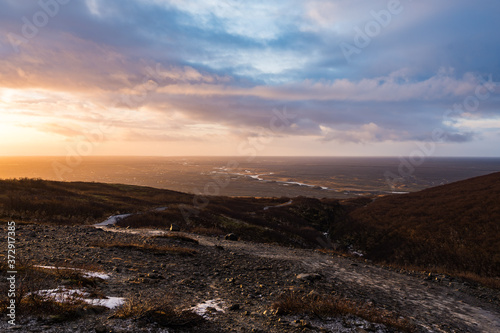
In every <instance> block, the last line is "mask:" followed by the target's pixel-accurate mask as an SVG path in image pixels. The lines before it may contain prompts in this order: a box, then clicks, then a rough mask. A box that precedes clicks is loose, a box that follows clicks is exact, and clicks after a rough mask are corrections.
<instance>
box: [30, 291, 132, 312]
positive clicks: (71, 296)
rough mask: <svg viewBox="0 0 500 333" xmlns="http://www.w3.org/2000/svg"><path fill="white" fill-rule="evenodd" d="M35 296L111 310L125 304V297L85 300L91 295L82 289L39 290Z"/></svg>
mask: <svg viewBox="0 0 500 333" xmlns="http://www.w3.org/2000/svg"><path fill="white" fill-rule="evenodd" d="M33 294H36V295H39V296H43V297H50V298H52V299H54V300H55V301H56V302H61V303H64V302H71V301H75V300H82V301H84V302H85V303H88V304H91V305H100V306H105V307H107V308H109V309H114V308H116V307H118V306H120V305H122V304H123V303H125V298H123V297H112V296H109V297H107V298H105V299H99V298H85V297H88V296H89V293H87V292H85V291H83V290H81V289H67V288H64V287H62V288H56V289H45V290H38V291H35V292H33Z"/></svg>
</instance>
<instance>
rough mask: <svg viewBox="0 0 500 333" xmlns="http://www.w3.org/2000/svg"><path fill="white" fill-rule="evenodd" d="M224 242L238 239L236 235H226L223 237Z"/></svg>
mask: <svg viewBox="0 0 500 333" xmlns="http://www.w3.org/2000/svg"><path fill="white" fill-rule="evenodd" d="M224 239H225V240H230V241H237V240H238V239H239V237H238V235H236V234H233V233H230V234H227V235H226V237H224Z"/></svg>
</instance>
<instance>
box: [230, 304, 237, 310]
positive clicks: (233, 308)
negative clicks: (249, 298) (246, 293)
mask: <svg viewBox="0 0 500 333" xmlns="http://www.w3.org/2000/svg"><path fill="white" fill-rule="evenodd" d="M239 309H240V305H239V304H233V305H231V306H230V307H229V311H237V310H239Z"/></svg>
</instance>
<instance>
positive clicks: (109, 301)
mask: <svg viewBox="0 0 500 333" xmlns="http://www.w3.org/2000/svg"><path fill="white" fill-rule="evenodd" d="M84 301H85V302H86V303H89V304H92V305H100V306H105V307H107V308H109V309H114V308H117V307H119V306H121V305H123V303H125V298H123V297H113V296H107V297H106V298H105V299H90V298H86V299H84Z"/></svg>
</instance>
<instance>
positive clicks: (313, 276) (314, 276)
mask: <svg viewBox="0 0 500 333" xmlns="http://www.w3.org/2000/svg"><path fill="white" fill-rule="evenodd" d="M297 279H299V280H302V281H316V280H321V275H319V274H316V273H303V274H299V275H297Z"/></svg>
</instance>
